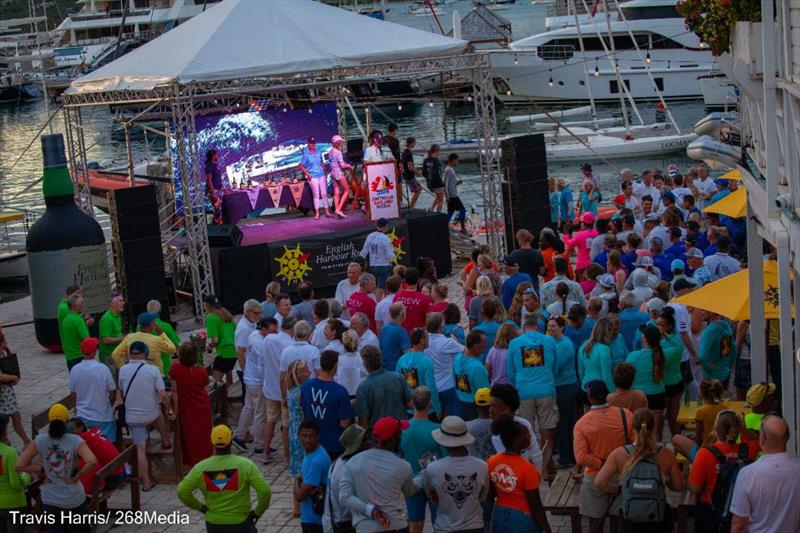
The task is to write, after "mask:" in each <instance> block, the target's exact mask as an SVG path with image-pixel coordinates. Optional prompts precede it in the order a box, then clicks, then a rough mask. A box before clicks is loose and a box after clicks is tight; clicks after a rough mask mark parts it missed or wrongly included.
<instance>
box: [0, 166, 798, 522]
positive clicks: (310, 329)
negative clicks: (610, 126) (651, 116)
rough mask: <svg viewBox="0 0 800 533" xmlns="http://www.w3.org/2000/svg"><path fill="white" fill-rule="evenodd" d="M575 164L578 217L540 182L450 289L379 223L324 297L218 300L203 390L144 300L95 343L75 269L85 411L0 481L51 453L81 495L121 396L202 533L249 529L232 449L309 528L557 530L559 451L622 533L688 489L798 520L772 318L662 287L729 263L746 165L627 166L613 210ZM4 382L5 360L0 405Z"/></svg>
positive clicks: (255, 480)
mask: <svg viewBox="0 0 800 533" xmlns="http://www.w3.org/2000/svg"><path fill="white" fill-rule="evenodd" d="M583 170H584V180H583V183H582V186H581V192H580V194H579V195H578V201H577V214H575V207H576V206H574V205H573V202H572V199H571V193H570V191H569V189H568V187H566V186H565V185H564V184H563V183H561V182H560V180H554V181H553V182H551V187H550V188H551V206H552V209H553V212H552V215H553V216H552V221H553V224H552V227H550V228H544V229H542V230H541V231H540V233H539V235H538V240H537V237H535V236H534V235H533V234H532V233H531V232H530V231H528V230H527V229H520V230H519V231H518V232H517V234H516V244H517V246H516V248H515V249H514V250H513V251H512V252H511V253H510V254H508V256H507V257H503V258H495V257H492V255H491V253H490V252H489V250H488V249H487V248H485V247H478V248H476V249H475V250H474V252H473V254H472V258H471V261H470V262H469V263H468V264H467V265H466V266H465V267H464V268H463V270H462V271H461V272H460V273H459V276H460V280H459V283H460V284H461V285H462V286H463V290H464V294H465V299H464V301H461V300H460V299H459V301H451V299H450V298H449V292H450V289H449V286H448V285H447V284H446V283H443V282H442V281H441V280H439V279H438V276H437V271H436V265H435V264H434V262H433V261H432V260H430V259H429V258H424V257H421V258H418V260H417V265H416V267H404V266H395V267H392V266H391V259H392V258H393V251H392V249H391V246H390V245H389V246H387V245H386V241H387V240H388V239H387V238H386V235H385V231H386V227H387V224H386V222H385V221H383V220H381V221H379V222H378V227H377V228H376V231H375V232H374V233H372V234H371V235H370V236H369V237H368V238H367V243H366V244H365V246H364V249H363V250H362V251H361V254H362V257H359V258H358V259H357V260H356V261H354V262H353V263H351V264H350V265H348V267H347V272H346V277H345V278H344V279H342V280H341V282H340V283H339V284H338V286H337V287H336V291H335V296H334V297H333V298H327V299H326V298H316V295H315V292H314V287H313V285H312V284H311V283H310V282H308V281H304V282H302V283H300V284H299V286H298V287H297V297H296V298H295V303H293V302H292V298H291V297H290V296H289V295H288V294H285V293H282V292H281V286H280V285H279V284H277V283H275V282H273V283H270V284H269V285H268V286H267V287H266V291H265V298H264V299H263V301H262V300H261V298H258V299H256V298H253V299H250V300H247V301H246V302H245V303H244V305H243V308H242V310H241V311H242V317H241V318H240V319H239V320H238V321H237V320H235V318H234V315H233V313H232V312H230V311H229V310H227V309H226V308H225V307H224V306H223V305H222V303H221V302H220V300H219V299H218V298H216V297H214V296H211V297H209V298H208V299H207V300H206V316H207V318H206V328H205V330H206V347H207V349H208V350H209V351H213V353H214V354H215V357H214V360H213V363H212V364H211V377H210V380H211V384H210V385H209V376H208V374H207V372H206V370H205V368H204V367H203V366H199V365H198V363H199V361H200V359H201V358H200V355H201V354H200V352H199V349H198V346H197V345H196V344H195V343H192V342H184V343H182V344H181V343H180V342H179V340H178V339H177V338H176V337H175V333H174V330H172V328H171V327H170V326H169V324H168V323H163V322H161V321H160V319H159V318H158V313H159V311H160V309H158V308H157V305H156V304H157V303H158V302H153V303H152V306H150V305H149V306H148V312H146V313H143V314H141V315H140V316H139V317H138V331H136V332H132V333H129V334H127V335H126V334H123V331H122V327H121V323H120V322H119V315H120V313H121V310H122V308H123V307H124V302H122V301H121V297H120V296H118V295H114V296H113V298H112V299H111V302H110V305H109V310H108V312H107V313H106V315H104V316H103V318H102V319H101V320H100V338H92V337H89V334H88V328H87V325H88V324H87V321H88V319H86V318H85V317H84V316H83V314H82V306H83V302H82V296H81V291H80V288H79V287H69V288H68V289H67V296H66V298H65V301H64V304H63V306H62V308H61V309H60V310H59V316H60V318H61V335H62V343H63V344H64V351H65V354H66V359H67V365H68V367H69V369H70V377H69V386H70V391H71V392H72V393H73V394H75V396H76V400H77V409H76V410H77V413H76V414H77V416H76V417H74V418H72V419H70V418H69V415H68V413H67V411H66V408H64V407H63V406H58V405H56V406H54V407H53V408H52V409H51V411H50V419H51V424H50V429H49V430H48V432H47V433H46V434H42V435H39V436H37V437H36V439H34V440H33V441H32V442H31V443H30V444H28V445H27V446H26V448H25V450H24V451H23V452H22V454H21V455H20V456H19V458H17V457H16V452H15V451H14V450H13V449H11V448H9V447H8V446H5V445H3V444H0V455H2V456H3V458H4V461H12V462H10V463H5V462H4V465H5V466H6V468H5V469H4V471H3V472H4V473H2V474H0V487H3V489H4V490H5V487H9V491H11V492H8V494H15V495H18V494H19V490H20V487H23V486H24V479H23V477H20V476H21V475H24V474H37V473H42V468H43V469H44V472H43V474H44V475H45V477H46V478H47V479H48V480H49V483H48V484H46V485H45V487H49V488H48V489H47V490H46V491H43V494H42V499H43V502H44V504H45V509H46V510H48V509H49V510H51V511H52V510H53V509H81V506H83V505H85V499H84V497H83V492H82V489H80V488H79V487H78V488H76V487H75V484H74V481H75V480H77V479H79V478H81V477H84V476H91V473H92V472H93V471H95V470H96V469H97V468H98V467H102V465H103V464H106V463H107V462H108V459H107V454H102V453H101V451H100V444H98V443H102V444H103V446H105V443H106V442H108V443H113V442H114V440H115V439H116V438H117V433H118V432H117V424H118V422H119V417H118V416H115V414H114V405H117V406H120V405H121V408H119V407H117V410H122V411H123V412H124V414H125V424H126V426H127V427H128V428H129V431H130V435H131V439H132V440H133V443H134V444H136V445H137V447H138V451H139V454H138V461H139V472H140V476H141V479H142V483H143V490H150V489H151V488H152V486H153V482H152V481H151V480H150V478H149V474H148V464H147V453H146V445H147V441H148V438H149V436H150V431H151V428H152V429H155V430H156V432H157V433H158V434H159V435H160V443H161V446H162V447H163V448H164V449H166V450H169V449H170V448H171V446H172V436H171V435H170V434H169V431H168V429H167V424H166V421H165V418H166V419H174V418H176V417H177V419H178V420H179V427H180V431H181V439H180V441H181V446H182V447H183V448H182V451H183V454H182V455H183V459H184V463H185V470H186V471H188V474H187V475H186V477H185V478H184V479H183V481H182V482H181V483H180V484H179V486H178V495H179V497H180V499H181V501H182V502H184V503H185V504H186V505H187V506H189V507H190V508H192V509H195V510H199V511H201V512H203V513H204V517H205V521H206V523H207V527H208V530H209V531H254V530H255V521H256V520H257V519H258V517H259V516H260V515H261V514H262V513H263V512H264V511H265V509H267V507H268V506H269V501H270V487H269V485H268V484H267V483H266V482H265V480H264V477H263V475H261V473H260V472H259V470H258V468H257V467H256V465H255V464H254V463H253V461H252V460H251V459H248V458H246V457H244V456H241V455H239V454H240V453H244V452H247V453H250V452H253V454H254V455H253V458H254V459H256V460H260V461H263V463H264V464H266V465H274V464H275V463H282V464H285V465H286V466H287V467H288V470H289V472H290V474H291V476H292V478H293V486H292V499H293V501H294V503H295V509H294V514H295V516H296V517H297V518H298V519H299V521H300V524H301V525H302V529H303V531H308V532H317V531H325V532H348V531H359V532H369V531H409V532H412V533H413V532H421V531H422V529H423V526H424V523H425V521H426V517H427V516H428V515H429V516H430V519H431V522H432V523H433V526H434V530H435V531H437V532H479V531H494V532H497V531H504V532H517V531H519V532H522V531H526V532H527V531H550V525H549V522H548V515H547V514H546V513H545V508H544V506H543V504H542V498H541V493H540V490H546V487H547V483H548V482H550V481H552V480H553V479H554V478H555V477H556V474H557V471H558V470H560V469H568V471H569V475H570V476H571V477H572V478H573V479H574V480H575V482H576V483H579V484H580V514H581V515H582V516H584V517H586V518H588V520H589V523H590V529H591V531H593V532H599V531H602V528H603V524H604V522H605V521H606V519H607V518H609V519H610V523H611V527H612V530H616V529H617V528H618V527H619V528H620V529H621V530H622V531H645V530H648V531H653V532H659V531H664V532H667V531H672V528H673V522H674V519H675V513H674V509H671V508H670V506H669V505H668V504H667V499H666V489H670V490H672V491H678V492H681V491H685V490H688V491H690V492H691V493H692V494H694V495H695V496H696V500H697V503H696V506H695V511H694V520H695V531H703V532H706V531H709V532H717V531H731V530H732V531H737V532H740V531H781V532H783V531H797V530H798V528H800V508H798V507H797V506H796V504H795V502H796V501H798V498H800V476H798V475H797V474H800V461H798V460H797V459H795V458H792V457H790V456H789V455H788V454H787V453H786V445H787V442H788V439H789V429H788V425H787V424H786V422H785V421H784V420H783V419H782V418H781V417H780V380H779V379H778V377H779V376H780V368H779V363H780V357H779V356H780V352H779V350H778V351H777V354H776V349H777V346H778V339H777V329H776V327H775V325H774V324H772V323H770V324H769V325H768V344H769V346H766V347H763V348H761V347H752V346H751V345H750V334H749V323H748V322H747V321H739V322H738V323H731V322H730V321H729V320H728V319H726V318H724V317H721V316H720V315H717V314H714V313H710V312H707V311H703V310H700V309H692V308H689V307H687V306H686V305H684V304H681V303H680V302H678V301H676V298H678V297H680V296H682V295H685V294H687V293H689V292H691V291H693V290H697V289H698V288H700V287H702V286H703V285H705V284H707V283H710V282H713V281H715V280H718V279H721V278H723V277H725V276H728V275H730V274H733V273H735V272H736V271H738V270H739V269H740V268H741V267H742V266H743V265H742V262H743V260H744V258H746V254H745V248H744V246H745V244H746V239H744V236H743V232H742V228H741V223H740V221H737V220H730V219H727V217H717V216H715V215H709V214H703V213H702V212H701V211H699V210H698V209H697V208H698V207H702V206H705V205H709V204H710V203H712V202H715V201H717V200H718V199H720V198H722V197H724V196H725V195H726V192H727V193H729V192H730V191H731V190H732V189H733V188H734V187H735V183H734V182H721V181H720V180H716V182H715V181H714V180H712V179H711V178H709V177H708V172H707V169H705V167H703V166H700V167H697V168H696V169H690V170H689V171H688V172H687V173H685V174H681V173H680V171H679V170H678V169H677V168H676V167H673V166H670V167H669V168H668V170H667V173H666V175H664V174H662V173H660V172H657V171H652V172H651V171H646V172H645V173H644V174H643V175H642V176H641V179H640V180H638V181H634V180H633V176H632V173H631V172H630V171H627V170H625V171H623V172H622V173H621V174H620V178H621V180H620V184H619V190H620V193H619V195H618V196H616V197H614V198H613V202H614V204H615V205H616V206H617V207H616V210H615V211H614V212H613V213H607V215H610V216H599V215H600V211H599V210H598V204H599V202H600V201H601V195H600V191H599V186H598V183H597V179H596V177H594V176H593V175H592V171H591V167H589V166H588V165H585V166H584V169H583ZM0 347H4V345H3V344H2V341H0ZM751 357H766V358H767V359H768V362H769V366H770V372H771V375H772V377H773V379H772V382H771V383H752V382H751V376H750V360H751ZM231 372H236V373H237V375H238V378H239V381H241V383H242V395H243V408H242V411H241V414H240V416H239V419H238V421H237V423H236V424H234V425H233V426H232V427H228V426H217V427H214V428H212V427H211V425H212V424H211V407H210V404H209V399H208V394H207V393H206V389H207V387H209V386H211V387H216V386H221V383H222V382H223V380H224V379H225V376H226V375H228V374H230V373H231ZM14 383H15V382H14V380H13V379H8V376H6V375H5V374H0V387H2V388H1V389H0V393H1V394H2V396H0V398H5V397H6V396H7V395H8V393H7V392H6V391H7V390H8V389H11V387H12V386H13V384H14ZM12 394H13V389H12ZM734 400H746V402H747V404H748V405H749V406H750V408H751V410H750V411H746V412H741V409H740V408H739V407H737V405H739V404H735V403H732V402H733V401H734ZM6 401H7V400H6ZM9 403H10V402H9ZM13 403H14V404H15V403H16V402H13ZM682 406H683V407H685V408H686V409H693V412H694V423H693V426H694V427H693V429H687V428H684V427H682V424H681V423H679V421H678V414H679V412H680V410H681V407H682ZM737 409H738V410H737ZM7 411H9V409H5V411H0V412H4V413H5V415H8V416H5V415H0V432H2V435H0V437H2V438H0V440H6V439H5V435H6V433H5V431H6V426H7V423H8V421H9V419H8V417H10V416H13V414H14V413H13V412H7ZM4 417H5V418H4ZM14 427H15V429H17V431H18V432H20V431H23V433H21V434H20V437H22V439H23V440H25V439H26V438H27V436H23V435H24V430H21V426H20V427H18V426H17V424H15V426H14ZM278 443H282V445H281V446H278ZM251 447H252V449H251ZM53 450H57V451H58V453H57V454H56V456H57V457H58V458H60V459H62V461H61V462H60V463H58V464H57V462H54V461H53V460H52V454H53ZM37 455H38V456H39V457H47V458H48V460H47V461H44V464H43V465H40V464H38V463H37V462H36V461H35V457H36V456H37ZM101 456H102V457H101ZM681 463H686V464H688V475H684V471H683V469H682V467H681ZM8 464H10V465H11V467H10V468H9V467H8V466H7V465H8ZM65 465H72V466H73V467H68V466H65ZM76 469H77V471H76ZM120 476H121V477H124V473H121V474H120ZM251 488H252V489H253V490H254V491H255V492H256V494H257V503H256V506H255V507H254V508H253V507H251V503H250V495H249V491H250V489H251ZM78 491H81V494H80V497H79V494H78ZM196 492H200V493H201V494H202V496H203V499H202V500H198V499H197V498H196V496H195V493H196ZM3 494H5V492H3ZM15 498H16V499H13V498H11V497H10V496H9V497H8V498H6V499H5V501H6V505H7V506H6V507H5V508H4V507H3V502H4V499H3V497H2V496H0V508H2V509H3V510H2V512H7V509H8V508H13V507H19V505H18V504H20V502H21V501H22V500H20V499H19V497H18V496H15Z"/></svg>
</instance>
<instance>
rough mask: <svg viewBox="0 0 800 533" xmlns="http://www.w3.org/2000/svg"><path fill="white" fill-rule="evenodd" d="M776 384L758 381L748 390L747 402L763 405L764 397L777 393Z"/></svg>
mask: <svg viewBox="0 0 800 533" xmlns="http://www.w3.org/2000/svg"><path fill="white" fill-rule="evenodd" d="M775 389H776V387H775V384H774V383H765V382H763V381H762V382H761V383H756V384H755V385H753V386H752V387H750V388H749V389H748V390H747V398H746V399H747V403H749V404H750V405H751V406H756V405H761V402H763V401H764V399H765V398H766V397H767V396H769V395H771V394H775Z"/></svg>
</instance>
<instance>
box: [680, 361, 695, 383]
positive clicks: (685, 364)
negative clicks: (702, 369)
mask: <svg viewBox="0 0 800 533" xmlns="http://www.w3.org/2000/svg"><path fill="white" fill-rule="evenodd" d="M681 376H683V383H684V384H685V385H688V384H689V383H691V382H692V381H694V376H693V375H692V362H691V360H689V361H681Z"/></svg>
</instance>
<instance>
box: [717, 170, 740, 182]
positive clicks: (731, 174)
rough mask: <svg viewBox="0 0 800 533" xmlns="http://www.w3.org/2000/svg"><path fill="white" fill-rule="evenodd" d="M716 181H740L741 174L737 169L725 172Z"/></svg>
mask: <svg viewBox="0 0 800 533" xmlns="http://www.w3.org/2000/svg"><path fill="white" fill-rule="evenodd" d="M717 179H718V180H736V181H742V173H741V172H740V171H739V169H738V168H734V169H732V170H729V171H727V172H726V173H725V174H723V175H722V176H720V177H718V178H717Z"/></svg>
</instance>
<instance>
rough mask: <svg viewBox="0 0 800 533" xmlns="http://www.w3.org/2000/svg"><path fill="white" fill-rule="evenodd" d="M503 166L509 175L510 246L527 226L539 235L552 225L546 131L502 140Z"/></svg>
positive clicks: (506, 199)
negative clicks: (542, 230) (516, 234)
mask: <svg viewBox="0 0 800 533" xmlns="http://www.w3.org/2000/svg"><path fill="white" fill-rule="evenodd" d="M501 167H502V169H503V171H504V174H505V177H506V179H505V182H504V183H503V206H504V218H505V228H506V238H507V239H508V244H509V248H511V247H513V244H514V234H515V233H516V232H517V230H519V229H522V228H524V229H527V230H529V231H530V232H531V233H533V234H534V235H535V236H538V234H539V232H540V231H541V229H542V228H544V227H546V226H550V225H551V223H550V191H549V190H548V187H547V178H548V174H547V151H546V148H545V143H544V134H541V133H537V134H533V135H524V136H520V137H512V138H510V139H505V140H503V142H502V157H501Z"/></svg>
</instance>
